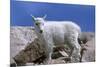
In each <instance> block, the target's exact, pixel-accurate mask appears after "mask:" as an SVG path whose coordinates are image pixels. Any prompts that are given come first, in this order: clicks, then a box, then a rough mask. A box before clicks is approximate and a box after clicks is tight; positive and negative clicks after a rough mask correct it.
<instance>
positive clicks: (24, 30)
mask: <svg viewBox="0 0 100 67" xmlns="http://www.w3.org/2000/svg"><path fill="white" fill-rule="evenodd" d="M35 38H36V35H35V32H34V31H33V28H32V27H18V26H15V27H11V28H10V57H11V59H12V58H14V57H15V56H16V55H17V54H18V53H19V52H20V51H21V50H23V49H25V47H26V46H27V45H28V43H31V42H32V41H34V39H35Z"/></svg>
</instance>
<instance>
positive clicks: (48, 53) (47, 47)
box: [44, 44, 53, 64]
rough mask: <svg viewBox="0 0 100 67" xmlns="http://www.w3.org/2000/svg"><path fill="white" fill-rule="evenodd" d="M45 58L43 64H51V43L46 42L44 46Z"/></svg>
mask: <svg viewBox="0 0 100 67" xmlns="http://www.w3.org/2000/svg"><path fill="white" fill-rule="evenodd" d="M45 52H46V59H45V63H44V64H51V62H52V58H51V56H52V53H53V46H52V45H51V44H48V45H47V46H46V51H45Z"/></svg>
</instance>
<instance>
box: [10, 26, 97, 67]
mask: <svg viewBox="0 0 100 67" xmlns="http://www.w3.org/2000/svg"><path fill="white" fill-rule="evenodd" d="M94 37H95V36H94V33H90V32H89V33H87V32H85V33H82V34H81V35H80V41H85V40H86V42H85V43H84V42H83V43H84V44H81V43H80V44H81V45H82V48H85V50H83V51H82V58H81V62H88V61H89V62H91V61H94V60H95V44H94ZM69 54H70V49H69V48H61V47H60V48H57V47H56V48H54V52H53V54H52V61H51V64H60V63H70V62H72V60H70V58H69V57H68V55H69ZM10 58H11V59H10V60H11V61H10V63H11V64H12V63H16V64H17V65H19V66H21V65H39V64H43V63H44V60H45V58H46V57H45V47H44V45H43V44H41V43H40V41H39V39H38V38H37V35H36V33H35V32H34V28H33V27H18V26H15V27H11V31H10Z"/></svg>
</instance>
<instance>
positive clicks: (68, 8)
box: [10, 1, 95, 32]
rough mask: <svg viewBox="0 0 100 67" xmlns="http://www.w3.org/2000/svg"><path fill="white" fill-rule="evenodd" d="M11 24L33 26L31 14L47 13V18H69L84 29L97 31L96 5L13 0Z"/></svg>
mask: <svg viewBox="0 0 100 67" xmlns="http://www.w3.org/2000/svg"><path fill="white" fill-rule="evenodd" d="M10 14H11V24H10V25H11V26H33V21H32V18H31V16H30V14H32V15H34V16H35V17H43V16H44V15H45V14H46V15H47V17H46V20H51V21H52V20H55V21H63V20H66V21H67V20H69V21H73V22H75V23H77V24H78V25H80V27H81V28H82V31H91V32H94V31H95V6H93V5H91V6H90V5H74V4H57V3H41V2H24V1H11V13H10Z"/></svg>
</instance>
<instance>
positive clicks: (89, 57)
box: [82, 38, 95, 62]
mask: <svg viewBox="0 0 100 67" xmlns="http://www.w3.org/2000/svg"><path fill="white" fill-rule="evenodd" d="M84 48H85V50H84V51H83V55H82V62H93V61H95V39H94V38H93V39H92V40H91V41H88V42H87V43H86V44H84Z"/></svg>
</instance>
